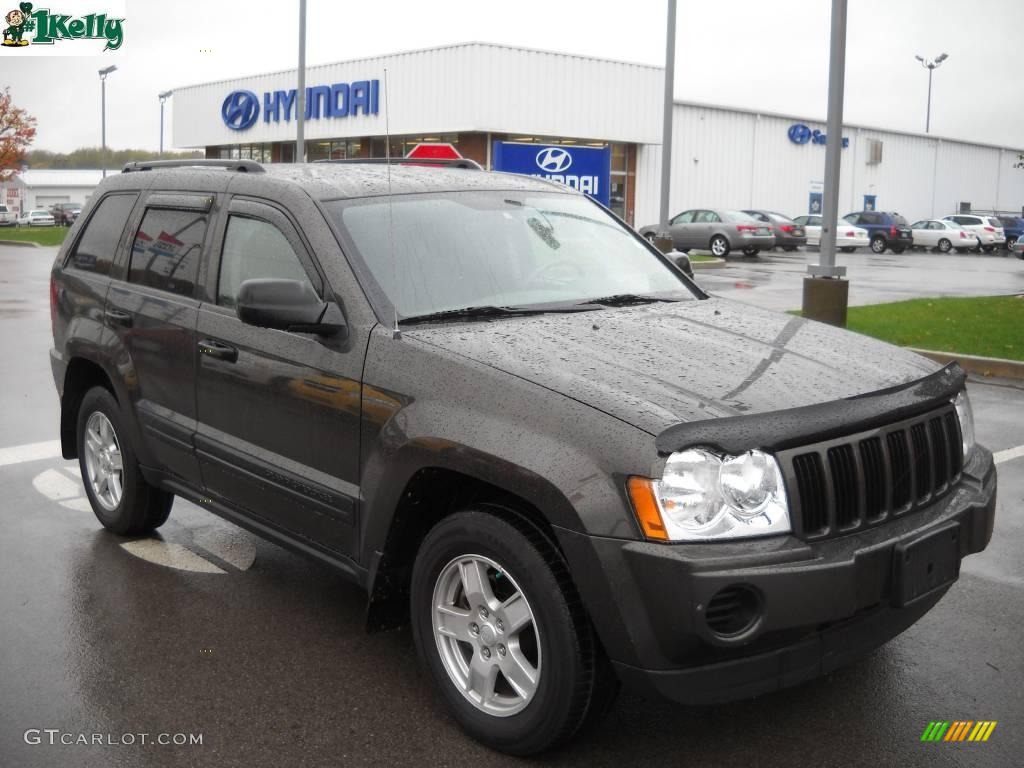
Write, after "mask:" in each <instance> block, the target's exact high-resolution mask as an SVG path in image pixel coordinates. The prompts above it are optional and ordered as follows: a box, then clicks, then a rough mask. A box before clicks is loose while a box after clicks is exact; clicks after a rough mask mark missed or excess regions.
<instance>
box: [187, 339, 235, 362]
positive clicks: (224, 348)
mask: <svg viewBox="0 0 1024 768" xmlns="http://www.w3.org/2000/svg"><path fill="white" fill-rule="evenodd" d="M196 346H198V347H199V352H200V353H202V354H204V355H206V356H207V357H213V358H216V359H217V360H226V361H227V362H229V363H234V362H236V361H237V360H238V350H237V349H235V348H234V347H232V346H230V345H228V344H221V343H220V342H219V341H214V340H213V339H203V340H202V341H200V342H199V343H198V344H197V345H196Z"/></svg>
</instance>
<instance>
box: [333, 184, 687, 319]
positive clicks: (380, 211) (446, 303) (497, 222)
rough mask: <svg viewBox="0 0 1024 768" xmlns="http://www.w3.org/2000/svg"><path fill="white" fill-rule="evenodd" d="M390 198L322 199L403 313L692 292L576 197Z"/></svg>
mask: <svg viewBox="0 0 1024 768" xmlns="http://www.w3.org/2000/svg"><path fill="white" fill-rule="evenodd" d="M391 200H392V202H391V203H390V204H389V202H388V198H386V197H372V198H363V199H357V200H334V201H330V202H327V203H325V205H326V207H327V210H328V211H329V213H330V214H331V216H332V217H333V218H334V221H335V223H336V224H338V225H339V228H340V229H341V230H342V235H343V236H345V237H346V238H347V239H349V241H350V243H349V245H350V246H354V249H355V250H356V251H357V254H358V256H359V257H360V259H361V261H362V262H363V264H364V265H365V267H366V268H367V269H368V271H369V272H370V275H371V277H372V279H373V281H374V282H376V284H377V286H378V287H379V289H380V290H381V291H382V292H383V293H384V294H385V296H386V298H387V300H388V301H389V302H390V303H391V304H393V305H395V306H396V308H397V310H398V314H399V316H400V317H403V318H409V317H414V316H420V315H427V314H431V313H437V312H444V311H446V310H453V309H463V308H466V307H531V306H534V307H536V306H543V305H558V304H561V305H565V304H578V303H580V302H585V301H586V300H588V299H597V298H604V297H608V296H619V295H621V294H642V295H644V296H649V295H655V296H658V297H661V298H673V299H679V300H683V299H694V298H696V295H695V293H694V292H693V291H692V290H691V289H690V288H689V287H688V285H687V283H686V282H685V280H684V278H682V277H681V276H680V275H679V274H677V273H676V272H675V271H674V270H673V269H672V268H671V267H669V266H668V265H666V264H664V263H663V262H662V261H660V260H659V259H658V257H657V256H655V255H654V254H652V253H651V251H650V250H649V247H648V246H647V245H646V244H644V243H643V241H642V240H640V238H639V237H637V236H636V235H635V234H634V233H633V232H632V231H630V230H628V229H626V228H625V227H623V226H622V225H621V224H619V223H618V222H617V221H616V220H615V219H614V218H612V217H611V216H610V215H609V214H608V213H606V212H605V211H604V210H602V209H601V208H600V207H599V206H597V205H596V204H594V203H592V202H591V201H590V200H588V199H587V198H585V197H582V196H580V195H573V194H560V193H545V192H542V193H524V192H521V191H517V192H508V191H487V192H479V191H474V192H445V193H443V194H437V193H432V194H422V195H420V194H418V195H398V196H395V197H393V198H392V199H391ZM389 208H390V209H391V211H390V216H389ZM389 221H393V228H392V227H389ZM392 229H393V231H392ZM392 243H393V245H392ZM392 252H393V253H394V257H393V258H392V255H391V254H392Z"/></svg>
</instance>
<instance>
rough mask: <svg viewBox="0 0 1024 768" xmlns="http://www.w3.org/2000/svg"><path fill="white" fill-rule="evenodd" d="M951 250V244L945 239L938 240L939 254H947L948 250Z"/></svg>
mask: <svg viewBox="0 0 1024 768" xmlns="http://www.w3.org/2000/svg"><path fill="white" fill-rule="evenodd" d="M952 248H953V243H951V242H950V241H949V240H947V239H946V238H942V239H941V240H939V253H949V252H950V250H952Z"/></svg>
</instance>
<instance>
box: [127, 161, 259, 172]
mask: <svg viewBox="0 0 1024 768" xmlns="http://www.w3.org/2000/svg"><path fill="white" fill-rule="evenodd" d="M161 168H223V169H225V170H228V171H238V172H239V173H264V169H263V166H262V165H261V164H260V163H257V162H256V161H255V160H206V159H204V158H196V159H195V160H140V161H139V162H133V163H125V164H124V168H122V169H121V173H132V172H133V171H156V170H159V169H161Z"/></svg>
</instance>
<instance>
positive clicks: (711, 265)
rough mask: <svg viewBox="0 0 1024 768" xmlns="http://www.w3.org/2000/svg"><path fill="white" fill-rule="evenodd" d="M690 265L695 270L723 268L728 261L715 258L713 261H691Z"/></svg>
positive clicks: (726, 265) (727, 264)
mask: <svg viewBox="0 0 1024 768" xmlns="http://www.w3.org/2000/svg"><path fill="white" fill-rule="evenodd" d="M690 266H691V267H693V269H694V270H695V271H696V270H698V269H725V268H726V267H728V266H729V263H728V262H727V261H726V260H725V259H715V260H714V261H691V262H690Z"/></svg>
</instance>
